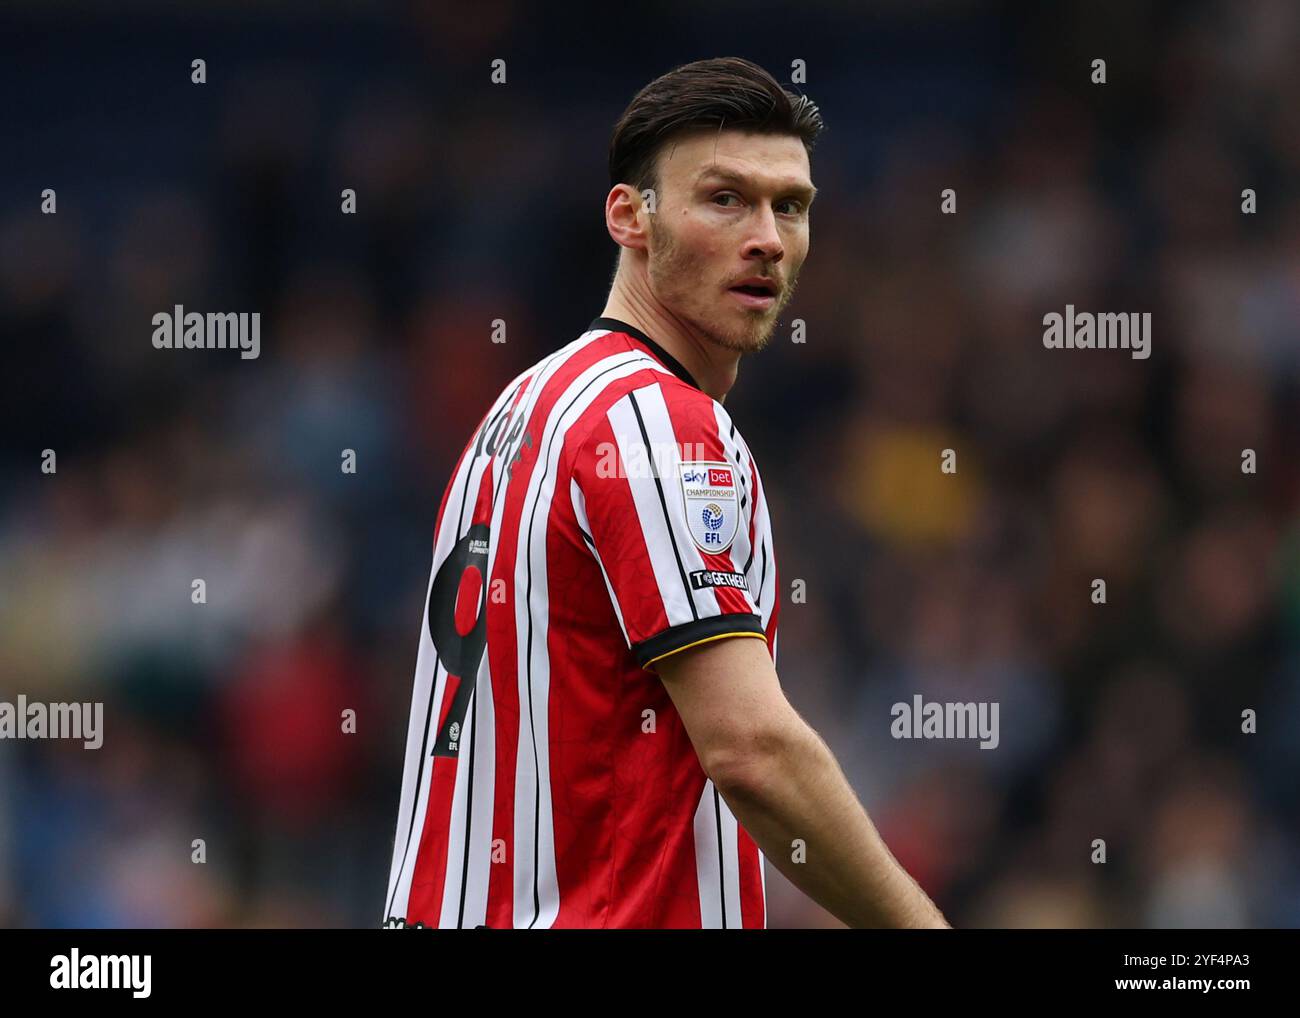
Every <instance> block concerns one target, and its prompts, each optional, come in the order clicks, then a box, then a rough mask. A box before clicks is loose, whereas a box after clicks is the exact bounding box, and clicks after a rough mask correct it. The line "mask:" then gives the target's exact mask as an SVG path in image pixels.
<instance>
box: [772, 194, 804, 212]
mask: <svg viewBox="0 0 1300 1018" xmlns="http://www.w3.org/2000/svg"><path fill="white" fill-rule="evenodd" d="M778 204H779V205H786V206H789V210H790V211H789V214H790V215H792V216H797V215H798V214H799V213H800V212H802V211H803V202H801V201H798V200H796V199H794V198H790V199H789V200H787V201H783V202H779V203H778Z"/></svg>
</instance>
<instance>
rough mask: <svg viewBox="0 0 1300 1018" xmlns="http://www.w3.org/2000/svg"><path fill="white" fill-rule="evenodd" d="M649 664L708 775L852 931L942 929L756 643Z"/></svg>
mask: <svg viewBox="0 0 1300 1018" xmlns="http://www.w3.org/2000/svg"><path fill="white" fill-rule="evenodd" d="M655 667H656V668H657V669H658V671H659V675H660V678H661V679H662V680H663V683H664V686H665V688H666V689H667V690H668V693H669V695H670V696H671V697H672V700H673V703H674V705H675V706H676V707H677V711H678V713H679V714H680V715H681V717H682V721H683V723H684V724H685V726H686V732H687V734H688V735H689V736H690V738H691V743H692V744H693V745H694V747H695V752H696V754H697V755H698V756H699V758H700V765H701V766H702V767H703V768H704V772H705V773H706V774H707V775H708V776H709V778H710V779H712V781H713V783H714V785H715V786H716V787H717V789H718V791H719V792H720V793H721V794H722V797H723V798H724V799H725V800H726V801H727V805H728V806H730V807H731V810H732V812H733V813H735V815H736V818H737V819H738V820H739V821H740V822H741V824H742V825H744V827H745V829H746V830H747V831H748V832H749V833H750V834H751V835H752V836H753V838H754V840H755V841H756V842H758V845H759V847H760V848H761V849H762V851H763V855H764V856H766V857H767V858H768V859H770V860H771V861H772V863H773V865H775V866H776V867H777V868H778V869H779V870H780V871H781V872H782V873H784V874H785V875H786V877H788V878H789V880H790V882H791V883H793V884H794V885H795V886H796V887H798V888H799V889H800V890H801V891H803V892H804V893H805V894H807V895H808V896H809V897H810V898H812V899H813V900H814V901H816V902H817V903H818V904H820V905H821V906H822V907H823V908H825V909H826V910H827V911H828V912H830V913H831V914H832V915H834V916H835V917H837V918H838V919H840V920H841V921H843V922H844V923H846V924H847V925H849V926H852V927H881V926H888V927H940V928H947V927H948V924H947V922H946V921H945V920H944V918H943V915H942V914H941V913H940V912H939V910H938V909H937V908H936V907H935V905H934V903H933V902H932V901H931V900H930V899H929V897H927V895H926V894H925V892H924V891H923V890H921V888H920V886H918V885H917V883H916V881H914V880H913V879H912V878H911V877H910V876H909V875H908V873H907V871H906V870H904V869H903V867H902V866H901V865H899V863H898V860H897V859H895V858H894V856H893V854H892V853H891V852H890V851H889V849H888V847H886V845H885V843H884V841H883V840H881V838H880V835H879V834H878V833H877V832H876V828H875V825H874V824H872V822H871V819H870V818H869V817H868V816H867V813H866V810H864V809H863V808H862V805H861V803H859V802H858V799H857V796H856V795H854V793H853V789H852V788H851V787H850V786H849V783H848V781H847V779H846V778H845V777H844V772H843V770H841V768H840V766H839V764H838V762H837V761H836V760H835V757H834V755H832V753H831V751H830V748H829V747H828V746H827V745H826V743H825V742H824V741H823V740H822V738H821V736H819V735H818V734H817V733H816V732H815V731H813V729H812V728H811V727H810V726H809V725H808V723H807V722H806V721H804V720H803V718H801V717H800V716H799V714H798V712H797V711H795V709H794V708H793V707H792V706H791V705H790V703H789V701H788V700H786V698H785V694H784V693H783V692H782V691H781V686H780V683H779V682H778V680H777V675H776V669H775V668H774V667H773V665H772V659H771V657H770V656H769V655H768V652H767V647H766V645H765V644H764V642H763V641H762V640H758V639H753V638H744V637H736V638H729V639H725V640H714V641H712V642H710V643H706V644H703V645H701V646H698V647H692V648H689V649H687V650H683V651H680V652H678V653H676V654H672V655H670V656H668V657H666V658H663V659H661V660H660V661H658V662H657V663H656V665H655ZM796 839H799V840H802V841H803V842H804V844H805V845H806V849H807V852H806V858H805V860H804V861H803V862H798V863H797V862H794V861H793V860H792V859H791V854H792V847H793V846H792V843H793V842H794V841H795V840H796Z"/></svg>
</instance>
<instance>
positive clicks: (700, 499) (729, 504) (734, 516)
mask: <svg viewBox="0 0 1300 1018" xmlns="http://www.w3.org/2000/svg"><path fill="white" fill-rule="evenodd" d="M681 472H682V495H683V496H684V497H685V498H686V519H687V522H688V523H689V524H690V530H691V539H692V540H693V541H694V542H695V544H696V546H697V547H699V549H700V550H701V551H710V552H719V551H726V550H727V549H728V548H730V547H731V541H732V539H733V538H734V537H735V536H736V527H737V525H738V524H739V523H740V493H739V491H738V490H737V488H736V468H735V467H733V466H732V465H731V464H730V463H710V462H703V461H700V460H694V461H692V462H690V463H683V464H681Z"/></svg>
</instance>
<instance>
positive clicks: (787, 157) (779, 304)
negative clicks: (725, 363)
mask: <svg viewBox="0 0 1300 1018" xmlns="http://www.w3.org/2000/svg"><path fill="white" fill-rule="evenodd" d="M658 185H659V186H658V188H657V194H656V198H657V212H656V213H655V214H654V215H651V216H650V220H649V221H650V231H649V259H648V270H649V275H650V287H651V290H652V291H653V293H654V295H655V297H656V298H657V299H658V300H659V301H660V302H661V303H662V304H663V305H664V306H665V307H667V308H668V309H669V310H670V311H671V312H672V313H673V314H674V315H676V316H678V317H679V318H682V319H684V320H686V321H687V322H689V323H691V324H692V325H693V326H694V327H695V328H696V329H697V330H698V331H699V332H700V333H702V334H703V335H704V336H705V337H707V338H708V339H711V340H712V341H713V342H715V343H717V344H718V345H719V346H722V347H725V348H726V349H728V350H736V351H738V352H740V353H752V352H754V351H756V350H761V349H763V347H764V346H766V345H767V342H768V340H769V339H770V338H771V335H772V330H773V329H774V328H775V327H776V323H777V319H778V317H779V316H780V314H781V311H782V310H783V309H784V308H785V306H786V305H787V304H788V303H789V302H790V298H791V297H792V296H793V295H794V288H795V281H796V280H797V278H798V276H799V270H800V268H801V267H802V266H803V261H804V258H806V257H807V255H808V206H809V205H810V204H811V202H812V196H813V193H814V190H815V189H814V188H813V186H812V181H811V180H810V179H809V165H808V153H807V151H806V150H805V149H804V146H803V142H801V141H800V140H799V139H798V138H796V137H791V136H781V135H765V134H753V133H748V132H744V131H739V130H723V131H721V132H719V131H705V132H701V133H698V134H692V135H687V136H686V137H684V138H681V139H676V140H674V141H671V142H669V143H668V144H667V145H666V146H665V147H664V149H663V151H662V152H660V154H659V179H658ZM746 280H750V281H754V280H765V281H767V284H768V286H769V287H770V295H768V296H766V297H763V296H751V295H748V294H746V293H745V292H743V291H742V290H738V289H736V288H737V287H738V286H740V285H741V284H742V283H744V282H745V281H746Z"/></svg>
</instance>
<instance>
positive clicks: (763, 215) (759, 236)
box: [745, 205, 785, 262]
mask: <svg viewBox="0 0 1300 1018" xmlns="http://www.w3.org/2000/svg"><path fill="white" fill-rule="evenodd" d="M754 230H755V232H754V235H753V236H752V237H751V238H750V239H749V240H748V242H747V244H746V247H745V257H747V258H757V259H761V260H762V261H767V262H779V261H780V260H781V258H782V256H784V254H785V245H784V244H782V243H781V234H780V231H778V230H777V228H776V214H775V213H774V212H773V211H772V207H771V206H770V205H763V206H760V208H759V209H758V213H757V219H756V221H755V226H754Z"/></svg>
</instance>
